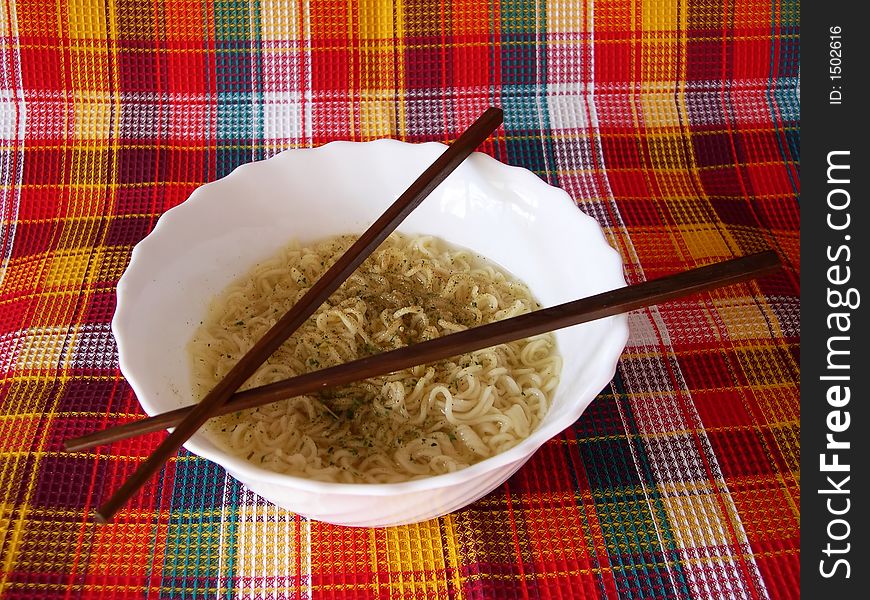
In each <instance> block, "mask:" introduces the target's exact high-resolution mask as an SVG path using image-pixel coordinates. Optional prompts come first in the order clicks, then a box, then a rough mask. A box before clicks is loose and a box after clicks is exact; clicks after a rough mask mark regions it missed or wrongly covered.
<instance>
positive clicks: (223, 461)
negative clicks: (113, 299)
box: [111, 138, 629, 496]
mask: <svg viewBox="0 0 870 600" xmlns="http://www.w3.org/2000/svg"><path fill="white" fill-rule="evenodd" d="M343 146H357V147H363V146H385V147H389V146H394V147H395V149H396V150H398V151H401V149H402V148H407V147H409V146H430V147H440V148H442V151H443V149H446V148H447V145H446V144H443V143H441V142H422V143H410V142H403V141H400V140H395V139H391V138H381V139H377V140H370V141H365V142H353V141H346V140H337V141H332V142H328V143H326V144H323V145H321V146H317V147H314V148H291V149H286V150H282V151H281V152H278V153H276V154H275V155H273V156H271V157H269V158H266V159H264V160H259V161H253V162H249V163H245V164H242V165H239V166H237V167H236V168H234V169H233V170H232V171H231V172H230V173H228V174H227V175H225V176H224V177H222V178H220V179H217V180H214V181H211V182H208V183H205V184H203V185H201V186H199V187H197V188H196V189H194V190H193V192H191V194H190V195H189V196H188V198H187V199H186V200H184V201H183V202H181V203H179V204H177V205H176V206H173V207H172V208H170V209H168V210H166V211H165V212H164V213H163V214H161V215H160V217H159V218H158V220H157V223H156V224H155V226H154V228H153V229H152V231H151V232H150V233H149V234H148V235H146V236H145V237H144V238H142V239H141V240H140V241H139V242H138V243H137V244H136V245H135V246H134V247H133V250H132V253H131V255H130V262H129V263H128V265H127V267H126V269H125V270H124V272H123V274H122V275H121V277H120V279H119V280H118V284H117V289H116V294H117V303H116V308H115V312H114V315H113V317H112V322H111V331H112V334H113V336H114V338H115V340H116V344H117V347H118V363H119V368H120V371H121V373H122V374H123V376H124V378H125V379H126V380H127V382H128V384H129V385H130V387H131V388H132V389H133V392H134V393H135V394H136V399H137V401H138V402H139V404H140V406H141V407H142V409H143V411H144V412H145V413H146V414H148V415H149V416H154V415H155V414H157V413H158V412H159V411H155V410H153V407H152V406H151V404H150V403H149V402H148V401H147V400H146V401H143V400H142V398H143V397H145V395H144V394H143V391H142V387H141V386H140V385H139V383H138V382H137V381H136V376H135V374H134V373H133V370H134V369H132V368H131V366H130V365H129V364H128V363H127V362H126V361H125V354H126V352H125V348H126V347H127V345H128V344H132V342H133V341H132V340H130V339H128V338H127V337H126V336H125V335H124V332H123V327H124V322H125V319H128V318H130V316H129V315H128V308H127V307H128V306H129V303H128V302H125V297H126V295H127V294H128V293H129V291H128V288H129V287H130V283H131V281H133V280H134V279H135V278H136V277H137V271H138V270H139V269H140V264H137V263H140V261H139V260H137V259H140V258H141V256H142V255H143V253H145V252H147V250H148V248H149V246H151V245H152V244H159V243H160V239H161V238H162V237H163V236H164V235H165V231H166V223H168V222H170V221H172V220H174V219H176V218H179V217H181V218H183V215H184V213H185V212H187V211H189V210H195V209H196V208H197V207H198V205H199V204H201V203H203V202H207V192H208V190H209V189H210V188H213V187H216V186H220V185H221V184H222V183H223V182H225V181H227V180H230V179H237V178H240V177H244V176H246V172H248V171H251V170H252V169H255V168H261V167H262V166H263V163H267V162H269V161H273V160H275V159H278V158H279V157H282V156H283V155H285V154H287V153H294V152H311V153H323V154H327V153H329V152H330V151H331V150H333V149H336V148H341V147H343ZM472 159H473V160H472ZM474 161H483V164H484V165H486V166H487V167H489V168H495V169H501V170H506V172H509V173H510V175H511V176H516V177H520V178H522V179H524V180H525V181H524V182H523V183H525V184H526V185H531V186H537V187H541V189H542V190H547V193H549V194H550V196H552V197H551V198H548V200H547V202H548V203H550V204H551V206H550V208H554V207H555V210H559V211H561V212H563V213H564V214H565V218H569V219H570V218H573V219H576V220H577V221H578V223H581V222H582V223H584V224H585V225H584V228H585V231H584V233H589V232H591V231H595V232H596V233H597V235H593V237H592V238H590V239H588V240H587V243H590V244H596V245H598V246H600V248H601V250H603V252H604V254H605V255H606V256H608V257H609V259H607V260H609V261H610V262H611V263H613V265H612V266H613V267H616V268H614V269H613V272H612V273H610V277H611V278H613V279H614V283H615V285H613V286H612V287H610V288H609V289H616V288H619V287H624V286H625V285H626V282H625V276H624V271H623V262H622V258H621V256H620V255H619V253H618V252H617V251H616V250H615V249H614V248H613V247H612V246H611V245H610V244H609V243H608V242H607V238H606V237H605V235H604V231H603V229H602V228H601V226H600V224H599V223H598V222H597V221H596V220H595V219H593V218H592V217H590V216H589V215H587V214H586V213H585V212H584V211H583V210H581V209H580V208H579V206H578V205H577V204H576V203H575V202H574V200H573V199H572V198H571V196H570V195H569V194H568V193H567V192H566V191H565V190H563V189H561V188H559V187H556V186H553V185H551V184H549V183H547V182H546V181H544V180H543V179H541V178H540V177H538V176H537V175H535V174H534V173H532V172H531V171H529V170H528V169H526V168H524V167H520V166H514V165H508V164H505V163H503V162H501V161H499V160H497V159H495V158H493V157H492V156H489V155H488V154H485V153H482V152H478V151H476V152H473V153H472V155H471V157H469V159H466V161H465V163H466V164H472V163H473V162H474ZM556 198H559V202H561V206H558V205H557V204H556V202H557V201H556ZM566 209H569V210H566ZM590 225H591V226H590ZM606 319H607V320H609V321H610V325H611V328H612V332H611V333H610V334H609V335H608V336H606V337H605V339H604V340H603V342H604V346H603V347H602V348H601V349H600V353H602V354H603V355H605V356H607V355H610V356H612V360H611V361H610V363H609V366H608V368H607V369H604V368H602V369H600V370H599V371H596V372H595V373H593V374H592V375H593V376H594V375H596V374H598V377H590V380H592V379H594V381H589V382H587V384H586V386H585V388H584V390H586V389H589V388H591V387H594V388H595V391H593V392H592V393H591V395H590V398H589V400H588V401H581V400H577V401H576V404H577V407H576V408H569V410H567V411H566V412H565V414H564V415H562V416H561V417H559V418H557V419H554V420H553V421H551V422H549V423H546V422H545V423H543V424H542V426H540V427H539V428H538V429H536V430H534V431H532V432H531V434H530V435H529V436H528V437H526V438H525V439H523V440H522V441H520V442H519V443H518V444H517V445H516V446H513V447H512V448H510V449H508V450H505V451H503V452H500V453H498V454H495V455H493V456H491V457H488V458H485V459H483V460H481V461H479V462H477V463H474V464H472V465H469V466H468V467H465V468H462V469H459V470H457V471H453V472H449V473H443V474H440V475H431V476H426V477H423V478H420V479H410V480H407V481H401V482H395V483H338V482H329V481H320V480H315V479H309V478H305V477H298V476H295V475H287V474H284V473H279V472H276V471H270V470H268V469H265V468H263V467H259V466H257V465H255V464H253V463H250V462H248V461H246V460H244V459H242V458H240V457H236V456H234V455H232V454H230V453H228V452H225V451H223V450H221V449H220V448H219V447H217V446H215V450H212V449H209V448H203V447H201V446H200V444H199V443H198V442H197V439H196V438H197V437H198V436H200V435H203V434H202V433H201V432H198V433H197V434H194V436H192V437H191V438H190V439H189V440H187V442H185V444H184V447H185V448H186V449H187V450H188V451H190V452H192V453H193V454H196V455H197V456H201V457H203V458H206V459H208V460H210V461H212V462H214V463H216V464H218V465H220V466H221V467H223V468H224V469H226V470H227V471H228V472H229V473H230V474H231V475H233V476H234V477H237V478H240V479H250V480H254V481H256V482H257V483H258V484H268V485H276V486H280V487H285V488H286V487H291V488H295V489H298V490H300V491H304V492H314V493H339V494H345V495H351V496H353V495H359V496H362V495H366V496H395V495H398V494H403V493H410V492H421V491H426V490H433V489H438V488H445V487H452V486H454V485H457V484H462V483H464V482H467V481H469V480H472V479H474V478H475V477H478V476H480V475H482V474H483V473H488V472H490V471H494V470H497V469H499V468H503V467H506V466H508V465H510V464H513V463H516V462H518V461H523V462H524V461H526V460H528V459H529V458H531V456H532V454H534V452H536V451H537V450H538V448H540V447H541V446H542V445H543V444H545V443H546V442H547V441H548V440H550V439H551V438H553V437H555V436H556V435H558V434H559V433H561V432H562V431H564V430H565V429H567V428H568V427H570V426H571V424H572V423H574V422H575V421H576V420H577V419H578V418H579V417H580V415H582V413H583V412H584V411H585V410H586V408H587V407H588V405H589V404H590V403H591V402H592V401H593V400H594V399H595V397H596V396H597V395H598V393H599V392H600V390H602V389H604V387H606V385H607V384H608V383H609V382H610V381H611V380H612V379H613V377H614V375H615V373H616V369H617V366H618V364H619V359H620V355H621V353H622V351H623V350H624V348H625V346H626V343H627V342H628V337H629V328H628V318H627V316H626V315H625V314H620V315H615V316H611V317H607V318H606ZM604 374H607V377H606V378H605V377H604ZM578 395H581V394H578ZM168 430H169V431H171V430H172V428H169V429H168ZM237 473H238V474H241V473H243V474H244V476H243V477H238V476H237Z"/></svg>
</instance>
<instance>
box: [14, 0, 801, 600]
mask: <svg viewBox="0 0 870 600" xmlns="http://www.w3.org/2000/svg"><path fill="white" fill-rule="evenodd" d="M798 17H799V6H798V4H797V2H795V1H794V0H779V1H775V2H771V1H770V0H730V1H726V2H714V1H712V0H697V1H694V0H693V1H689V2H686V1H682V0H679V1H678V0H643V1H640V0H638V1H636V2H632V1H630V0H595V1H594V2H593V0H587V1H586V2H585V3H582V2H569V1H561V0H554V1H551V2H545V1H540V2H537V3H535V2H518V1H511V0H505V1H502V2H498V1H491V0H490V1H488V2H480V1H478V2H473V1H469V0H452V1H450V2H446V1H444V0H407V1H401V2H398V3H396V4H388V3H377V2H368V1H366V0H345V1H341V2H338V1H317V2H307V1H302V0H300V1H297V2H287V3H285V2H278V1H276V0H261V1H259V2H257V1H255V2H251V3H248V2H241V1H235V0H220V1H217V2H214V3H212V2H203V1H202V0H195V1H194V0H175V1H173V2H166V3H162V2H156V1H145V0H119V1H117V2H112V1H110V0H105V1H103V0H95V1H91V0H50V1H49V0H19V1H17V2H16V1H15V0H4V1H3V2H0V140H2V147H0V257H2V267H0V461H2V462H0V498H2V500H0V511H2V512H0V593H2V595H3V597H4V598H10V599H11V598H28V599H29V598H77V597H102V598H141V597H149V598H158V597H159V598H164V597H165V598H214V597H220V598H231V597H232V598H249V597H250V598H291V597H299V598H309V597H314V598H339V597H359V598H391V597H395V598H436V597H437V598H520V597H522V598H527V597H528V598H569V597H577V598H599V597H607V598H666V597H667V598H732V597H733V598H743V597H745V598H765V597H770V598H789V597H795V596H797V595H798V592H797V585H798V574H799V566H798V558H799V531H798V527H799V508H798V507H799V493H800V478H799V471H798V456H799V440H798V438H799V431H800V421H799V405H798V376H799V370H798V349H799V335H800V329H799V310H798V309H799V297H798V277H799V272H798V260H799V250H798V233H799V222H798V208H797V194H798V189H799V173H798V165H799V154H798V124H799V105H798V84H799V69H798V54H799V42H798V21H799V19H798ZM489 105H499V106H501V107H503V108H504V110H505V114H506V117H505V124H504V127H503V129H502V130H500V133H499V135H498V136H497V138H496V139H495V141H490V142H488V143H487V144H486V145H485V146H484V147H483V150H484V151H486V152H488V153H490V154H492V155H493V156H495V157H497V158H498V159H500V160H502V161H504V162H507V163H510V164H514V165H521V166H523V167H526V168H528V169H531V170H532V171H534V172H535V173H537V174H538V175H539V176H540V177H542V178H543V179H545V180H547V181H549V182H551V183H553V184H556V185H559V186H561V187H562V188H564V189H565V190H567V192H568V193H569V194H571V195H572V196H573V198H574V199H575V200H576V203H577V206H578V210H583V211H585V212H586V213H588V214H589V215H591V216H593V217H594V218H596V219H597V220H598V221H599V222H600V223H601V225H602V226H603V227H604V228H605V230H606V233H607V236H608V239H609V241H610V243H611V244H612V245H613V246H614V247H615V248H616V249H618V251H619V252H620V253H621V254H622V257H623V259H624V262H625V269H626V274H627V278H628V279H629V280H630V281H632V282H637V281H642V280H644V279H647V278H653V277H657V276H661V275H664V274H667V273H671V272H674V271H676V270H679V269H683V268H688V267H693V266H696V265H700V264H705V263H709V262H713V261H716V260H720V259H726V258H730V257H733V256H739V255H743V254H747V253H750V252H753V251H759V250H762V249H765V248H774V249H776V250H777V251H778V252H779V254H780V256H781V257H782V259H783V260H784V261H785V263H786V265H787V267H786V269H785V270H784V271H782V272H781V273H779V274H777V275H774V276H771V277H767V278H765V279H764V280H761V281H756V282H752V283H748V284H743V285H739V286H735V287H731V288H727V289H723V290H719V291H716V292H713V293H709V294H704V295H701V296H697V297H693V298H690V299H688V300H682V301H679V302H672V303H669V304H667V305H663V306H659V307H656V308H652V309H649V310H642V311H638V312H635V313H633V314H632V315H631V316H630V323H631V339H630V341H629V343H628V346H627V348H626V349H625V352H624V354H623V356H622V360H621V363H620V366H619V369H618V372H617V374H616V377H615V379H614V380H613V382H612V384H611V385H609V386H608V387H607V388H606V389H605V390H603V391H602V393H601V395H600V396H599V397H598V398H597V400H596V401H595V402H594V403H593V404H592V405H591V407H590V408H589V410H588V411H587V412H586V413H585V414H584V415H583V417H582V418H581V419H580V420H578V421H577V422H576V423H575V424H574V425H573V426H571V427H570V428H569V429H568V430H567V431H565V432H564V433H563V434H561V435H560V436H558V437H557V438H555V439H553V440H551V441H550V442H549V443H547V444H546V445H545V446H544V447H543V448H542V449H541V450H540V451H539V452H538V453H537V454H536V455H535V457H534V458H533V459H532V460H531V461H530V462H529V463H528V464H527V465H526V466H525V467H524V468H523V469H522V470H521V471H520V472H518V473H517V474H516V475H515V476H514V477H513V478H512V479H510V480H509V481H508V482H507V483H506V484H504V485H503V486H501V487H500V488H499V489H497V490H496V491H495V492H493V493H491V494H490V495H488V496H487V497H485V498H483V499H482V500H480V501H478V502H476V503H474V504H472V505H471V506H469V507H467V508H465V509H463V510H460V511H458V512H456V513H453V514H451V515H448V516H446V517H443V518H440V519H437V520H433V521H430V522H427V523H422V524H419V525H413V526H407V527H396V528H390V529H371V530H367V529H350V528H343V527H336V526H330V525H325V524H323V523H317V522H310V521H308V520H306V519H303V518H301V517H298V516H296V515H294V514H292V513H289V512H286V511H284V510H279V509H277V508H275V507H274V506H272V505H269V504H267V503H264V502H263V501H262V500H260V499H258V498H257V497H255V496H254V495H253V494H251V493H250V492H249V491H247V490H246V489H245V488H244V487H242V486H241V485H240V484H238V483H237V482H235V481H234V480H232V479H230V478H228V477H227V475H226V473H225V472H224V471H223V470H222V469H221V468H219V467H217V466H215V465H214V464H212V463H210V462H208V461H205V460H202V459H199V458H197V457H195V456H192V455H190V454H188V453H186V452H182V453H181V454H180V455H179V456H178V457H177V459H175V460H173V461H172V462H171V464H169V465H168V466H167V467H166V469H165V470H164V471H163V472H162V473H161V475H160V476H159V479H157V480H155V481H154V482H153V483H152V484H151V485H149V486H148V487H147V489H146V490H144V491H143V492H142V493H140V494H139V495H137V496H136V497H135V499H134V500H133V502H131V503H130V504H129V506H128V508H127V509H126V510H124V511H123V512H122V513H121V514H120V516H119V517H118V519H117V522H116V523H115V524H112V525H108V526H95V525H94V524H93V523H92V522H91V521H90V519H89V517H88V512H89V511H90V510H91V509H92V508H93V507H94V506H95V505H96V504H97V503H98V502H99V501H100V500H101V499H104V498H105V497H106V494H107V492H108V490H111V489H115V488H116V487H117V486H118V485H119V484H120V482H121V481H122V480H123V479H124V478H125V477H126V476H127V475H129V474H130V473H131V472H132V470H133V469H134V468H135V467H136V465H137V464H138V463H139V462H140V461H141V460H142V459H143V457H144V456H146V455H147V453H148V452H149V451H150V450H152V449H153V448H154V447H155V446H156V444H157V443H158V442H159V441H160V440H161V439H162V437H163V435H165V434H154V435H152V436H149V437H147V438H144V439H138V440H135V441H131V442H124V443H117V444H115V445H113V446H111V447H110V448H100V449H98V450H96V451H91V452H85V453H79V454H70V453H66V452H63V450H62V447H61V442H62V440H64V439H65V438H68V437H71V436H74V435H77V434H81V433H84V432H87V431H89V430H91V429H93V428H97V427H102V426H105V425H107V424H112V423H118V422H123V421H128V420H131V419H134V418H136V417H137V416H138V415H140V414H141V411H140V409H139V406H138V403H137V401H136V398H135V397H134V395H133V393H132V392H131V390H130V388H129V386H128V385H127V384H126V383H125V381H124V379H123V378H122V376H121V375H120V373H119V371H118V363H117V353H116V348H115V344H114V340H113V338H112V335H111V332H110V330H109V322H110V319H111V316H112V313H113V310H114V303H115V296H114V289H115V284H116V282H117V280H118V278H119V277H120V275H121V273H122V271H123V270H124V268H125V266H126V264H127V262H128V260H129V256H130V250H131V248H132V246H133V244H135V243H136V242H137V241H138V240H140V239H141V238H142V237H143V236H145V235H146V234H147V233H148V232H149V231H150V230H151V228H152V227H153V226H154V223H155V221H156V220H157V218H158V216H159V215H160V214H161V213H162V212H164V211H165V210H166V209H168V208H170V207H171V206H174V205H176V204H178V203H179V202H182V201H183V200H184V199H185V198H186V197H187V196H188V194H190V192H191V191H192V190H193V189H194V188H196V187H197V186H198V185H200V184H202V183H203V182H207V181H211V180H214V179H216V178H218V177H221V176H223V175H225V174H227V173H228V172H229V171H230V170H231V169H233V168H234V167H235V166H237V165H239V164H241V163H245V162H248V161H252V160H258V159H262V158H264V157H267V156H270V155H272V154H274V153H276V152H278V151H280V150H281V149H284V148H290V147H298V146H312V145H318V144H322V143H325V142H327V141H330V140H335V139H348V140H368V139H372V138H378V137H395V138H400V139H404V140H409V141H424V140H440V141H448V140H451V139H453V138H454V137H455V136H456V135H457V134H458V132H460V131H461V130H462V129H463V128H464V127H465V126H467V125H468V124H469V123H470V122H471V121H472V120H473V119H474V118H475V117H476V116H477V115H478V114H479V113H480V112H482V111H483V109H484V108H485V107H487V106H489ZM573 259H574V260H578V261H579V260H582V257H573Z"/></svg>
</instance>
